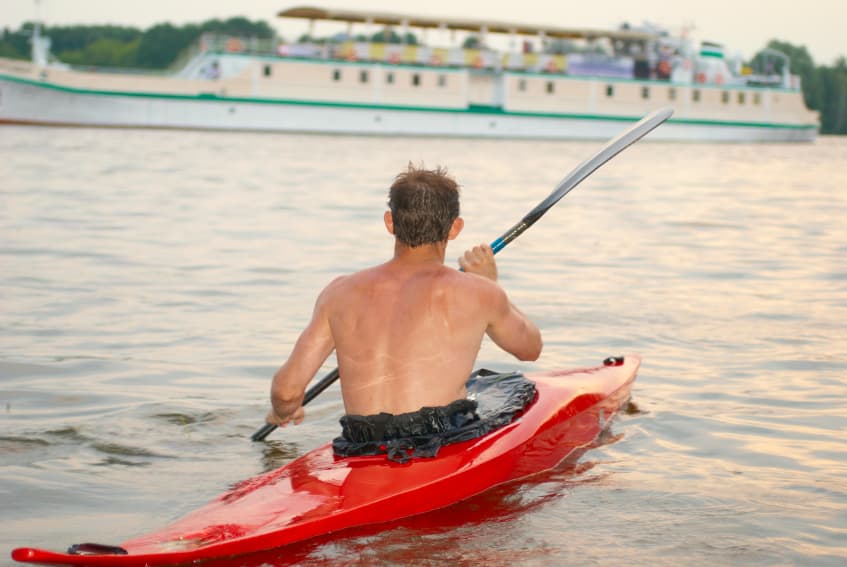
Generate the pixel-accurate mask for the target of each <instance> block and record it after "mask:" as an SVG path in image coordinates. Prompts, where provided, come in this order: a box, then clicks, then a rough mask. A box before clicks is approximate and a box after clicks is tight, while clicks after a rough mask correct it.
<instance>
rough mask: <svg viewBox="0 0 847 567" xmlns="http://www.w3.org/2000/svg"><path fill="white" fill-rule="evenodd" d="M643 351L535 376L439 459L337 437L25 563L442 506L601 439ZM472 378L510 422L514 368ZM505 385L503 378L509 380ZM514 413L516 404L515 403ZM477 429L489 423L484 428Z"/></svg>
mask: <svg viewBox="0 0 847 567" xmlns="http://www.w3.org/2000/svg"><path fill="white" fill-rule="evenodd" d="M640 363H641V359H640V358H639V357H638V356H637V355H627V356H626V357H624V358H623V359H609V360H607V361H606V364H605V365H604V366H599V367H596V368H589V369H579V370H556V371H551V372H540V373H536V374H529V375H527V378H529V379H530V380H532V382H534V383H535V389H536V392H537V394H534V395H532V396H530V398H531V399H529V402H528V404H527V405H526V407H525V408H523V409H520V408H519V409H518V410H517V411H512V412H511V413H510V419H511V418H512V417H514V418H513V419H512V421H511V422H509V423H506V424H505V425H500V424H499V423H497V424H496V429H493V431H490V432H487V433H485V434H484V435H482V436H480V437H475V438H473V439H469V440H464V441H463V440H459V441H456V440H455V439H451V440H449V441H450V444H445V445H443V446H441V447H440V449H439V450H438V452H437V455H436V456H434V457H424V458H412V459H411V460H409V461H408V462H406V463H398V462H394V461H392V460H389V459H388V458H387V457H386V455H373V456H358V457H337V456H335V455H334V453H333V449H332V445H331V444H329V443H328V444H326V445H324V446H322V447H319V448H317V449H315V450H313V451H311V452H309V453H307V454H305V455H303V456H302V457H300V458H298V459H296V460H294V461H292V462H291V463H289V464H287V465H285V466H283V467H281V468H279V469H277V470H274V471H271V472H268V473H265V474H262V475H259V476H257V477H254V478H252V479H249V480H246V481H244V482H242V483H240V484H239V485H238V486H236V487H235V488H233V489H232V490H231V491H229V492H227V493H225V494H223V495H221V496H220V497H218V498H217V499H216V500H214V501H212V502H211V503H209V504H207V505H206V506H204V507H203V508H200V509H199V510H197V511H195V512H193V513H191V514H189V515H188V516H186V517H184V518H182V519H180V520H178V521H176V522H174V523H173V524H171V525H170V526H167V527H166V528H164V529H162V530H160V531H157V532H153V533H150V534H147V535H144V536H141V537H138V538H135V539H132V540H129V541H127V542H125V543H123V544H121V546H120V547H110V546H101V545H95V544H79V545H77V546H72V547H71V549H70V550H69V551H70V552H72V553H67V554H65V553H54V552H49V551H43V550H39V549H30V548H20V549H16V550H14V551H13V552H12V557H13V558H14V559H16V560H18V561H24V562H33V563H52V564H67V565H139V566H141V565H165V564H175V563H185V562H190V561H195V560H201V559H211V558H220V557H227V556H233V555H239V554H245V553H252V552H257V551H261V550H267V549H272V548H276V547H280V546H283V545H287V544H290V543H294V542H297V541H302V540H305V539H309V538H312V537H315V536H318V535H323V534H326V533H330V532H335V531H338V530H342V529H345V528H350V527H354V526H364V525H368V524H374V523H380V522H387V521H391V520H396V519H399V518H404V517H408V516H412V515H415V514H421V513H424V512H429V511H432V510H436V509H439V508H443V507H445V506H448V505H450V504H453V503H455V502H458V501H460V500H464V499H466V498H469V497H471V496H473V495H476V494H479V493H480V492H483V491H485V490H487V489H489V488H492V487H494V486H497V485H500V484H503V483H505V482H509V481H512V480H516V479H520V478H524V477H527V476H529V475H533V474H536V473H539V472H542V471H546V470H549V469H551V468H553V467H555V466H556V465H557V464H559V463H560V462H561V461H562V460H564V459H566V458H567V457H568V456H571V455H572V454H574V453H575V452H578V451H579V450H581V449H584V448H586V447H588V446H590V445H591V443H593V442H594V441H595V440H596V439H597V437H598V436H599V435H600V434H601V433H602V432H603V431H604V430H605V429H606V428H607V427H608V424H609V422H610V420H611V418H612V417H613V416H614V415H615V414H616V413H617V412H618V410H619V409H620V408H621V405H622V404H624V403H626V401H627V400H628V399H629V394H630V388H631V385H632V382H633V380H634V379H635V374H636V372H637V371H638V368H639V365H640ZM503 376H504V375H494V376H490V377H486V376H480V377H479V378H477V379H476V380H472V381H471V382H469V386H468V391H469V396H470V397H476V398H477V401H478V402H479V414H480V417H481V418H482V419H481V421H483V422H485V421H486V419H494V420H498V419H499V420H501V421H502V416H503V412H502V411H499V408H498V407H488V406H490V405H491V404H494V405H495V406H497V405H498V404H501V403H503V402H504V401H505V402H506V403H507V404H508V403H509V402H510V401H511V402H513V401H514V400H513V398H510V392H509V388H511V384H513V381H512V380H511V379H510V378H508V377H510V376H514V375H505V376H506V377H507V378H506V379H504V378H503ZM502 388H505V390H504V389H502ZM507 413H508V412H507ZM477 433H480V432H479V431H477Z"/></svg>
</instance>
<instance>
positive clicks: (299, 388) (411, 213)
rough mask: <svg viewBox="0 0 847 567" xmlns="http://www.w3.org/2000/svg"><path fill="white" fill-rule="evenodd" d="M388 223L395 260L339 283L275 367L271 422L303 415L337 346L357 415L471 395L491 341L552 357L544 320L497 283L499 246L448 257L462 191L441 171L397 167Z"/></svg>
mask: <svg viewBox="0 0 847 567" xmlns="http://www.w3.org/2000/svg"><path fill="white" fill-rule="evenodd" d="M388 205H389V209H390V210H389V211H386V212H385V216H384V220H385V227H386V228H387V229H388V232H389V233H390V234H392V235H394V257H393V258H392V259H391V260H389V261H388V262H386V263H385V264H382V265H379V266H375V267H373V268H368V269H365V270H362V271H360V272H357V273H354V274H352V275H348V276H342V277H339V278H337V279H335V280H334V281H333V282H331V283H330V284H329V285H328V286H327V287H326V288H325V289H324V290H323V291H322V292H321V294H320V296H319V297H318V299H317V302H316V305H315V309H314V312H313V315H312V320H311V321H310V322H309V325H308V326H307V327H306V329H305V330H304V331H303V333H302V334H301V335H300V337H299V339H298V340H297V343H296V344H295V346H294V350H293V351H292V353H291V356H290V357H289V358H288V360H287V361H286V362H285V364H283V365H282V367H281V368H280V369H279V370H278V371H277V372H276V374H275V375H274V377H273V383H272V386H271V404H272V409H271V411H270V413H269V414H268V417H267V422H268V423H271V424H276V425H280V426H284V425H286V424H288V423H289V422H292V421H293V422H294V423H295V424H297V423H300V422H301V421H302V420H303V407H302V405H301V404H302V401H303V395H304V392H305V389H306V385H307V384H308V383H309V381H310V380H311V378H312V377H313V376H314V375H315V373H316V372H317V371H318V370H319V369H320V367H321V365H322V364H323V363H324V361H325V360H326V359H327V357H328V356H329V355H330V354H331V353H332V351H333V350H335V351H336V356H337V358H338V368H339V372H340V376H341V390H342V396H343V398H344V408H345V411H346V412H347V414H348V415H351V414H355V415H358V416H368V415H373V414H378V413H381V412H385V413H389V414H403V413H407V412H414V411H417V410H419V409H420V408H422V407H424V406H445V405H447V404H450V403H451V402H454V401H456V400H460V399H463V398H465V396H466V392H465V382H466V380H467V378H468V375H469V374H470V372H471V371H472V369H473V364H474V361H475V359H476V356H477V353H478V352H479V348H480V345H481V344H482V338H483V336H484V335H486V334H487V335H488V336H489V337H490V338H491V339H492V340H493V341H494V342H495V343H496V344H497V345H498V346H500V347H501V348H502V349H504V350H505V351H507V352H509V353H511V354H512V355H514V356H515V357H517V358H518V359H519V360H536V359H537V358H538V356H539V354H540V353H541V347H542V342H541V334H540V332H539V330H538V328H537V327H536V326H535V325H534V324H533V323H532V322H531V321H530V320H529V319H528V318H527V317H526V316H525V315H523V314H522V313H521V312H520V311H519V310H518V309H517V307H515V306H514V305H512V303H511V302H510V301H509V299H508V297H507V296H506V293H505V292H504V291H503V289H502V288H501V287H500V286H499V285H498V284H497V265H496V263H495V261H494V253H493V252H492V250H491V247H490V246H488V245H485V244H482V245H480V246H475V247H474V248H472V249H470V250H468V251H467V252H465V253H464V255H463V256H462V257H460V258H459V264H460V265H461V267H462V268H463V269H464V273H462V272H460V271H457V270H455V269H452V268H448V267H446V266H445V265H444V257H445V252H446V249H447V242H448V241H449V240H453V239H455V238H456V237H457V236H458V235H459V233H460V232H461V230H462V228H463V226H464V221H463V220H462V219H461V217H459V189H458V185H457V184H456V182H455V181H454V180H453V179H452V178H451V177H449V176H448V175H447V173H446V171H444V170H442V169H440V168H439V169H436V170H425V169H415V168H414V167H412V166H411V165H410V166H409V169H408V171H406V172H403V173H401V174H400V175H398V176H397V177H396V179H395V181H394V183H393V185H392V186H391V190H390V193H389V202H388Z"/></svg>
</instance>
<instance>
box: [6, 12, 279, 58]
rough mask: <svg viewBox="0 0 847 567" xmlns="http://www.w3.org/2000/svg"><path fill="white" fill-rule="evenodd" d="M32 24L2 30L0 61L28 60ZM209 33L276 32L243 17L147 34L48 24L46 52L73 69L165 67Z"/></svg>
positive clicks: (258, 34) (114, 28)
mask: <svg viewBox="0 0 847 567" xmlns="http://www.w3.org/2000/svg"><path fill="white" fill-rule="evenodd" d="M32 30H33V25H32V24H31V23H27V24H24V25H23V26H21V28H20V29H18V30H16V31H10V30H8V29H6V30H4V31H3V35H2V38H0V57H12V58H18V59H29V54H30V37H31V36H32ZM206 32H211V33H218V34H222V35H231V36H239V37H256V38H259V39H269V38H272V37H274V35H275V33H274V30H273V28H271V27H270V26H269V25H268V24H267V22H262V21H256V22H251V21H250V20H248V19H247V18H241V17H236V18H230V19H228V20H217V19H215V20H208V21H206V22H203V23H202V24H186V25H183V26H174V25H173V24H169V23H162V24H156V25H154V26H152V27H150V28H148V29H146V30H141V29H138V28H134V27H125V26H111V25H108V26H49V27H45V28H44V29H43V30H42V33H43V34H44V35H46V36H48V37H49V38H50V42H51V43H50V52H51V53H52V54H53V55H55V56H56V58H57V59H59V60H60V61H62V62H64V63H69V64H71V65H92V66H98V67H128V68H139V69H167V68H168V67H169V66H170V65H171V64H172V63H173V62H174V61H175V60H176V59H177V57H179V55H180V53H182V52H183V51H184V50H185V49H186V48H188V47H189V46H191V45H192V44H193V43H194V42H195V41H197V39H198V38H199V37H200V35H201V34H203V33H206Z"/></svg>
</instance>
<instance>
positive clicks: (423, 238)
mask: <svg viewBox="0 0 847 567" xmlns="http://www.w3.org/2000/svg"><path fill="white" fill-rule="evenodd" d="M388 207H389V209H391V217H392V219H393V221H394V236H395V237H397V239H398V240H400V242H402V243H403V244H405V245H406V246H409V247H412V248H415V247H416V246H421V245H423V244H432V243H435V242H444V241H445V240H447V235H448V234H449V232H450V227H451V226H452V225H453V221H454V220H456V219H457V218H458V217H459V184H458V183H456V181H455V180H454V179H453V178H452V177H450V176H449V175H448V174H447V170H446V169H445V168H442V167H440V166H439V167H437V168H435V169H424V168H423V166H421V167H420V168H416V167H415V166H414V165H412V164H411V163H410V164H409V167H408V168H407V169H406V171H404V172H402V173H400V174H399V175H398V176H397V177H395V178H394V183H393V184H392V185H391V190H390V191H389V193H388Z"/></svg>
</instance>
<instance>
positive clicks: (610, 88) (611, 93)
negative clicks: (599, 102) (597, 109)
mask: <svg viewBox="0 0 847 567" xmlns="http://www.w3.org/2000/svg"><path fill="white" fill-rule="evenodd" d="M606 96H607V97H609V98H611V97H613V96H615V85H606Z"/></svg>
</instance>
